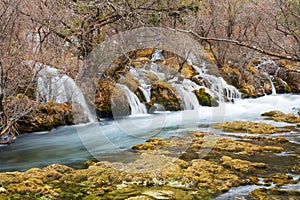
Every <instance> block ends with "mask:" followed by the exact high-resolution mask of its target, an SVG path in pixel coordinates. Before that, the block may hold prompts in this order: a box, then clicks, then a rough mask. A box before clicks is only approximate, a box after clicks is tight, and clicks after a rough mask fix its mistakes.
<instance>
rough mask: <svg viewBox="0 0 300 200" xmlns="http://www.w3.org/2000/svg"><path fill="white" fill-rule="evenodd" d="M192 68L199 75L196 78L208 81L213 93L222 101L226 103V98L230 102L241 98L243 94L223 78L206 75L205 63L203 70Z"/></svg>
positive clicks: (196, 67)
mask: <svg viewBox="0 0 300 200" xmlns="http://www.w3.org/2000/svg"><path fill="white" fill-rule="evenodd" d="M192 66H193V68H194V69H195V70H196V71H197V72H198V73H199V74H198V75H196V76H195V77H196V78H202V79H204V80H206V81H207V82H208V83H209V84H210V91H211V93H213V96H215V97H218V99H219V100H220V101H225V97H226V98H227V99H229V100H232V99H238V98H241V93H240V92H239V91H238V90H237V89H236V88H235V87H233V86H232V85H229V84H227V83H226V81H225V80H224V79H223V78H222V77H216V76H213V75H209V74H206V66H205V63H203V68H200V67H198V66H195V65H192Z"/></svg>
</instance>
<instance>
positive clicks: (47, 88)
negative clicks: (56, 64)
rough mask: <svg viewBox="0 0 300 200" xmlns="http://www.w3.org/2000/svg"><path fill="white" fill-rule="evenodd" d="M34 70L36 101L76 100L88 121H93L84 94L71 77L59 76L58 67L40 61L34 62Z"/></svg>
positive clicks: (62, 101)
mask: <svg viewBox="0 0 300 200" xmlns="http://www.w3.org/2000/svg"><path fill="white" fill-rule="evenodd" d="M35 70H36V71H37V91H36V97H37V101H43V102H48V101H50V100H54V101H56V102H57V103H64V102H76V103H78V104H79V105H80V106H81V109H82V110H83V114H84V115H85V116H86V117H87V119H88V120H89V122H94V121H95V119H96V117H95V116H93V115H92V113H91V112H90V109H89V106H88V104H87V102H86V100H85V98H84V95H83V94H82V92H81V90H80V89H79V88H78V86H77V85H76V83H75V81H74V80H73V79H72V78H71V77H69V76H67V75H62V76H60V75H59V71H58V69H55V68H53V67H50V66H48V65H43V64H41V63H36V64H35Z"/></svg>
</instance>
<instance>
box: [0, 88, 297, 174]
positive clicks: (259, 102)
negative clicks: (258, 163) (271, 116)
mask: <svg viewBox="0 0 300 200" xmlns="http://www.w3.org/2000/svg"><path fill="white" fill-rule="evenodd" d="M299 102H300V95H291V94H285V95H269V96H264V97H261V98H258V99H238V100H236V102H235V103H222V104H220V106H219V107H216V108H212V107H199V109H197V110H185V111H181V112H162V113H161V114H151V115H150V114H145V115H143V116H139V117H134V116H129V117H126V118H123V119H120V120H115V121H103V122H99V123H90V124H81V125H75V126H65V127H59V128H57V129H53V130H52V131H49V132H40V133H31V134H24V135H21V136H18V137H17V139H16V140H15V142H14V143H13V144H12V145H2V146H1V147H0V166H1V171H11V170H26V169H29V168H32V167H42V166H46V165H48V164H50V163H62V164H76V163H80V162H82V161H84V160H88V159H92V158H93V156H96V157H97V159H100V160H119V161H122V160H124V159H125V158H124V152H126V153H128V154H130V152H128V150H130V148H131V147H132V146H133V145H135V144H137V143H142V142H144V141H145V140H146V139H147V138H149V137H171V136H174V134H175V135H177V134H178V133H179V132H182V131H183V130H198V129H199V126H202V125H211V124H213V123H216V122H220V121H232V120H251V121H264V122H268V123H271V124H274V125H277V126H287V125H289V124H287V123H282V122H281V123H279V122H274V121H266V120H264V118H262V117H261V116H260V114H261V113H263V112H265V111H269V110H274V109H278V110H281V111H284V112H293V111H294V110H295V108H299V107H300V105H299ZM208 129H209V130H208V131H212V132H214V131H215V130H214V129H210V128H208ZM215 134H219V131H218V132H215ZM283 135H284V134H283ZM285 136H286V137H287V138H288V139H289V140H291V141H293V142H294V143H295V144H300V134H299V132H296V133H286V134H285ZM86 147H87V148H88V150H87V149H86ZM91 154H92V155H93V156H92V155H91ZM129 157H130V156H129Z"/></svg>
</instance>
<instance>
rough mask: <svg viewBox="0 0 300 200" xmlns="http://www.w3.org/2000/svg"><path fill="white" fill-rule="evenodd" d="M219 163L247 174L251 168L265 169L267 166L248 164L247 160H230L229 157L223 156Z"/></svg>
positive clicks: (254, 163)
mask: <svg viewBox="0 0 300 200" xmlns="http://www.w3.org/2000/svg"><path fill="white" fill-rule="evenodd" d="M221 162H222V165H223V166H226V167H229V168H233V169H235V170H237V171H240V172H248V171H249V170H251V169H252V168H256V169H265V168H267V165H266V164H265V163H256V162H250V161H247V160H240V159H232V158H231V157H229V156H223V157H222V158H221Z"/></svg>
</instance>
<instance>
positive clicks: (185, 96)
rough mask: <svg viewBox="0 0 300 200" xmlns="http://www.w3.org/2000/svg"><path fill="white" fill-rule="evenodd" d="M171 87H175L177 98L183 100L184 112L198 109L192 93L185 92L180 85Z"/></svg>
mask: <svg viewBox="0 0 300 200" xmlns="http://www.w3.org/2000/svg"><path fill="white" fill-rule="evenodd" d="M172 85H173V86H175V87H176V89H177V91H178V93H179V96H180V97H181V99H182V100H183V102H184V109H185V110H196V109H198V108H199V107H200V106H199V102H198V99H197V97H196V95H195V94H194V93H193V92H192V91H188V90H186V89H185V88H184V86H183V85H181V84H172Z"/></svg>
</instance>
